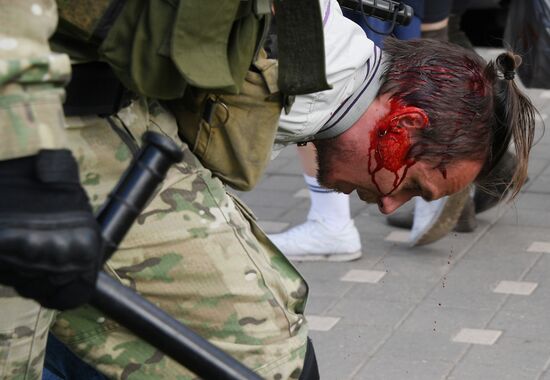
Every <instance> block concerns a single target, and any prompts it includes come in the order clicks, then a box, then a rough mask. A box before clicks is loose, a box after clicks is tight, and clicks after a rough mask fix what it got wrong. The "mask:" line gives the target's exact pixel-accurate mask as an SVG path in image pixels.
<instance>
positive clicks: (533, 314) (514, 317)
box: [488, 304, 550, 346]
mask: <svg viewBox="0 0 550 380" xmlns="http://www.w3.org/2000/svg"><path fill="white" fill-rule="evenodd" d="M488 328H491V329H496V330H503V331H506V335H507V336H509V337H515V338H523V339H527V340H541V341H546V342H548V343H550V325H549V324H548V309H545V310H542V308H540V307H536V306H535V305H532V304H528V305H527V307H526V309H524V310H521V311H510V310H508V309H507V308H504V309H503V310H502V311H500V312H499V313H498V314H497V315H496V316H495V317H494V319H493V320H492V321H491V323H490V324H489V325H488ZM549 346H550V344H549Z"/></svg>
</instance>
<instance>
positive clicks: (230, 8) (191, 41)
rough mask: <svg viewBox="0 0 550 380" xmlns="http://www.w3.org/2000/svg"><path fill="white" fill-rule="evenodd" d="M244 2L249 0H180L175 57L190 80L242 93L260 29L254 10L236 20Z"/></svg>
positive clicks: (192, 82) (175, 36)
mask: <svg viewBox="0 0 550 380" xmlns="http://www.w3.org/2000/svg"><path fill="white" fill-rule="evenodd" d="M241 4H246V3H245V2H242V1H240V0H231V1H223V2H220V1H217V2H212V1H204V0H199V1H181V2H180V5H179V9H178V15H177V19H178V22H177V23H175V25H174V31H173V34H172V58H173V59H174V63H175V64H176V66H177V67H178V69H179V70H180V72H181V74H182V75H183V76H184V77H185V79H187V81H188V82H189V83H190V84H192V85H194V86H196V87H200V88H204V89H220V90H222V91H224V92H228V93H238V91H239V87H240V85H241V83H242V81H243V79H244V76H245V74H246V71H247V70H248V67H249V65H250V62H252V60H253V55H254V52H255V50H256V40H257V34H258V30H259V20H258V19H257V18H256V16H255V15H254V14H253V13H250V12H248V14H247V15H245V16H243V17H241V18H239V19H237V20H235V18H236V16H237V13H238V11H239V6H240V5H241ZM205 46H208V49H205Z"/></svg>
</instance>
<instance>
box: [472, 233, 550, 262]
mask: <svg viewBox="0 0 550 380" xmlns="http://www.w3.org/2000/svg"><path fill="white" fill-rule="evenodd" d="M549 236H550V229H547V228H540V227H534V226H527V227H526V226H521V225H495V226H493V227H492V228H491V229H490V230H489V231H487V233H486V234H485V235H484V236H483V238H482V239H481V240H480V241H478V242H477V243H476V244H475V246H474V247H472V250H471V251H470V252H468V255H467V257H468V258H476V259H482V258H489V259H496V260H501V262H500V263H494V264H498V267H500V264H502V265H506V264H507V262H509V261H514V260H524V258H527V260H530V257H531V253H528V252H526V250H527V248H529V246H530V245H531V243H532V242H534V241H545V240H547V239H548V237H549Z"/></svg>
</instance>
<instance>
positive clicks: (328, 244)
mask: <svg viewBox="0 0 550 380" xmlns="http://www.w3.org/2000/svg"><path fill="white" fill-rule="evenodd" d="M268 237H269V238H270V239H271V241H272V242H273V244H275V245H276V246H277V248H279V249H280V250H281V252H282V253H283V254H284V255H285V256H286V257H287V258H288V259H290V260H293V261H298V262H300V261H352V260H356V259H358V258H360V257H361V240H360V238H359V232H358V231H357V228H356V227H355V224H354V223H353V220H352V221H350V222H349V223H348V224H347V225H346V226H345V227H344V228H343V229H342V230H340V231H334V230H332V229H330V228H328V227H327V226H326V225H325V224H323V223H322V222H320V221H318V220H308V221H307V222H305V223H303V224H300V225H298V226H296V227H293V228H291V229H289V230H287V231H285V232H283V233H280V234H273V235H268Z"/></svg>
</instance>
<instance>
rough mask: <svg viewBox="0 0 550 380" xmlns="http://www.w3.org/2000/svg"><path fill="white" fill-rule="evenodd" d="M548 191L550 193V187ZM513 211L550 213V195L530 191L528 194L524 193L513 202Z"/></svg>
mask: <svg viewBox="0 0 550 380" xmlns="http://www.w3.org/2000/svg"><path fill="white" fill-rule="evenodd" d="M547 191H548V192H549V193H550V186H549V188H548V189H547ZM511 209H512V210H513V209H517V210H536V211H550V195H549V194H543V193H537V192H534V191H532V189H529V191H528V192H525V193H522V194H521V195H520V196H519V198H517V199H516V200H514V201H513V202H512V204H511Z"/></svg>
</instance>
